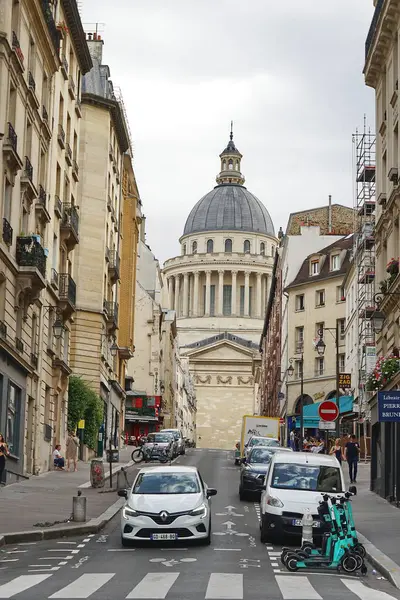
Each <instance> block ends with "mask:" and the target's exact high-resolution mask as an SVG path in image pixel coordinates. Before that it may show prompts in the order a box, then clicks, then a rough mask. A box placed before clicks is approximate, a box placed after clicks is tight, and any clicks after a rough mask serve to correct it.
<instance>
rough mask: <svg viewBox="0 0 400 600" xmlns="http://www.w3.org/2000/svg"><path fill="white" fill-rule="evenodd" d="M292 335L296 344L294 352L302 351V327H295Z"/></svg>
mask: <svg viewBox="0 0 400 600" xmlns="http://www.w3.org/2000/svg"><path fill="white" fill-rule="evenodd" d="M294 335H295V345H296V348H295V352H296V353H299V352H302V350H303V345H304V327H296V329H295V334H294Z"/></svg>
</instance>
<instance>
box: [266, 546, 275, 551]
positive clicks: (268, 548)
mask: <svg viewBox="0 0 400 600" xmlns="http://www.w3.org/2000/svg"><path fill="white" fill-rule="evenodd" d="M266 548H267V550H273V549H274V547H273V546H266Z"/></svg>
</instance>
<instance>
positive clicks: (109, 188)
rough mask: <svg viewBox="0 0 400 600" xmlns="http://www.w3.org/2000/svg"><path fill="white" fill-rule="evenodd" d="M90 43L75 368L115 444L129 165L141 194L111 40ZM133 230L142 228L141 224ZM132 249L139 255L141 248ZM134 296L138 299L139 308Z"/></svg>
mask: <svg viewBox="0 0 400 600" xmlns="http://www.w3.org/2000/svg"><path fill="white" fill-rule="evenodd" d="M86 42H87V46H88V48H89V52H90V56H91V59H92V62H93V68H92V69H91V70H90V72H88V73H87V74H86V75H85V77H84V78H83V80H82V105H81V106H82V116H83V118H82V127H81V139H80V144H79V163H80V166H81V169H82V170H83V171H84V173H85V177H84V179H83V181H82V183H81V186H80V188H79V196H78V204H79V219H80V244H79V246H78V248H77V250H76V253H75V271H76V273H77V294H76V315H75V318H74V325H73V330H72V334H71V368H72V369H73V372H74V374H76V375H80V376H82V378H83V379H85V380H86V381H87V382H88V383H89V384H90V385H91V386H92V387H93V389H94V390H95V391H96V392H97V393H98V394H99V395H100V397H101V398H102V400H103V402H104V431H105V439H104V441H105V444H106V446H107V447H108V444H109V441H110V440H111V442H112V445H114V446H117V445H118V442H119V437H120V432H121V424H122V422H123V406H124V400H125V363H126V361H127V360H129V358H130V356H131V353H132V351H133V334H132V327H133V323H132V322H131V323H130V325H131V327H130V330H129V331H126V332H125V333H126V335H127V336H128V337H127V339H124V340H123V343H124V346H123V349H121V351H119V346H118V343H117V342H118V337H117V336H118V329H119V326H120V325H119V318H120V315H119V303H120V280H121V261H120V257H121V250H122V239H121V234H122V229H121V222H122V213H123V209H124V206H125V198H124V197H123V194H122V178H123V177H124V169H125V173H126V175H125V176H126V178H127V189H126V192H127V197H129V194H132V195H133V196H134V195H135V187H134V181H133V179H132V178H133V172H132V171H131V167H129V160H130V159H129V156H128V157H125V153H126V152H127V151H129V149H130V139H129V132H128V125H127V120H126V118H125V112H124V108H123V104H122V102H121V99H120V97H119V96H118V95H117V93H116V90H114V87H113V84H112V82H111V79H110V69H109V67H108V66H106V65H103V64H102V53H103V40H102V39H100V37H99V36H97V35H96V34H93V35H92V34H88V35H87V39H86ZM117 96H118V97H117ZM125 161H126V162H125ZM127 167H128V170H126V168H127ZM129 180H131V184H129ZM129 185H131V190H132V191H131V192H130V191H129ZM136 195H138V194H136ZM133 227H134V228H136V224H135V223H133ZM134 235H136V234H135V233H134ZM132 252H133V255H132V260H134V257H135V254H134V253H135V249H134V248H132ZM131 276H134V272H133V273H132V275H131ZM132 301H133V298H131V299H130V306H131V307H132ZM121 335H122V333H121ZM124 335H125V334H124Z"/></svg>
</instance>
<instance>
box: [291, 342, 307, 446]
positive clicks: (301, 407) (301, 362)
mask: <svg viewBox="0 0 400 600" xmlns="http://www.w3.org/2000/svg"><path fill="white" fill-rule="evenodd" d="M300 350H301V356H300V359H298V358H289V363H290V365H289V367H288V368H287V374H288V375H289V377H292V376H293V375H294V367H293V361H294V360H296V361H298V363H299V371H300V440H301V444H302V447H303V439H304V415H303V408H304V404H303V403H304V353H303V346H301V348H300Z"/></svg>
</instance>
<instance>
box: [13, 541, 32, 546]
mask: <svg viewBox="0 0 400 600" xmlns="http://www.w3.org/2000/svg"><path fill="white" fill-rule="evenodd" d="M36 544H37V542H21V543H20V544H17V546H36Z"/></svg>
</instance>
